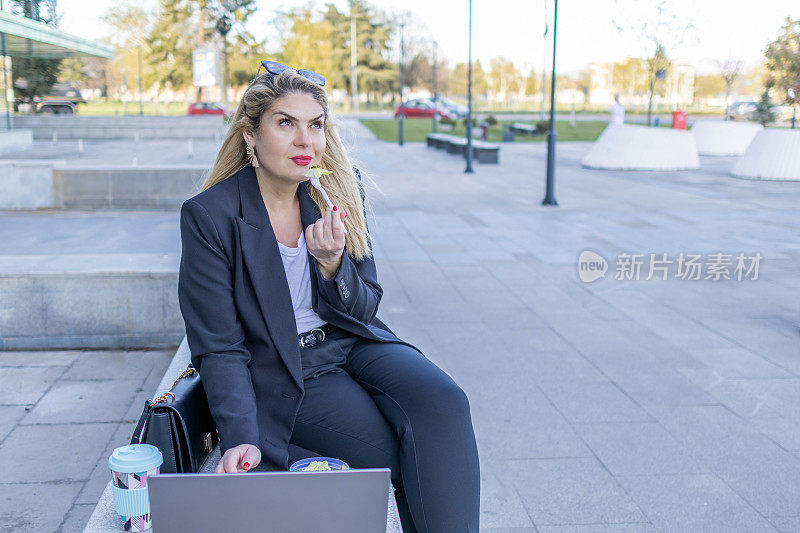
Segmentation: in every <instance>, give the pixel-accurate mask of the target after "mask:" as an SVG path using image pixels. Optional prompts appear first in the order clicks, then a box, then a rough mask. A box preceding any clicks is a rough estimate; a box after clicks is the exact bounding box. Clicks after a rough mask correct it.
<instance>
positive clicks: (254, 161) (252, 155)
mask: <svg viewBox="0 0 800 533" xmlns="http://www.w3.org/2000/svg"><path fill="white" fill-rule="evenodd" d="M245 144H246V145H247V158H248V159H249V160H250V164H251V165H253V168H258V166H259V165H258V158H257V157H256V149H255V147H254V146H253V145H252V144H250V143H248V142H245Z"/></svg>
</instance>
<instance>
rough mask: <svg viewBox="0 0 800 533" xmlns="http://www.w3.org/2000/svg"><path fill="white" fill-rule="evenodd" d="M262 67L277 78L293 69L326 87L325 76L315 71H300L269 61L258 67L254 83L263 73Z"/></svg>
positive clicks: (304, 69)
mask: <svg viewBox="0 0 800 533" xmlns="http://www.w3.org/2000/svg"><path fill="white" fill-rule="evenodd" d="M261 67H264V68H265V69H266V70H267V72H269V73H270V74H274V75H275V76H277V75H278V74H280V73H281V72H283V71H284V70H287V69H290V68H291V69H292V70H294V71H296V72H297V73H298V74H300V75H301V76H303V77H304V78H307V79H309V80H311V81H313V82H314V83H316V84H317V85H320V86H322V87H324V86H325V76H323V75H322V74H319V73H317V72H314V71H313V70H308V69H307V68H301V69H299V70H298V69H295V68H293V67H289V66H287V65H284V64H283V63H278V62H277V61H267V60H264V61H262V62H261V64H260V65H259V66H258V70H257V71H256V75H255V78H253V81H255V80H256V78H258V73H259V72H261Z"/></svg>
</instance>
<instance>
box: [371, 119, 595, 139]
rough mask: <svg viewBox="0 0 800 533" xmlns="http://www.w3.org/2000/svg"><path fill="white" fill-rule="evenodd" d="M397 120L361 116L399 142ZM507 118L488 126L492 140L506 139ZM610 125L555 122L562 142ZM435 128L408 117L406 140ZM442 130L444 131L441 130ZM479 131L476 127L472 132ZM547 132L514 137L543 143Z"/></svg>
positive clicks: (462, 129) (459, 132) (459, 131)
mask: <svg viewBox="0 0 800 533" xmlns="http://www.w3.org/2000/svg"><path fill="white" fill-rule="evenodd" d="M397 122H398V121H397V120H396V119H361V123H362V124H364V125H365V126H366V127H367V128H369V129H370V131H372V133H374V134H375V136H376V137H378V139H380V140H382V141H389V142H397ZM513 122H525V123H527V124H533V122H531V121H521V120H515V121H513ZM504 124H506V122H505V121H503V122H498V123H497V124H495V125H494V126H490V127H489V141H491V142H501V141H502V140H503V125H504ZM607 125H608V122H607V121H577V122H575V127H572V126H570V124H569V121H567V120H564V121H561V120H557V121H556V139H557V140H558V141H559V142H562V141H596V140H597V138H598V137H599V136H600V134H601V133H603V130H604V129H605V128H606V126H607ZM431 131H432V121H431V120H430V119H427V118H407V119H406V120H405V125H404V127H403V139H404V140H405V141H407V142H424V141H425V136H426V135H427V134H428V133H430V132H431ZM439 131H442V130H441V129H440V130H439ZM476 131H478V132H479V131H480V128H478V127H477V126H476V127H475V128H473V132H476ZM449 133H452V134H453V135H458V136H461V137H465V136H466V128H465V126H464V124H459V125H458V126H456V128H455V130H453V131H452V132H449ZM546 140H547V135H535V136H533V135H519V134H517V135H516V136H515V141H516V142H544V141H546Z"/></svg>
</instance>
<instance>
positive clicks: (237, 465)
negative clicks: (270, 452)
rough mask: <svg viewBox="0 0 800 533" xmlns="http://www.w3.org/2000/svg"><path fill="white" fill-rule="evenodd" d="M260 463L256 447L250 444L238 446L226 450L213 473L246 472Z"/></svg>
mask: <svg viewBox="0 0 800 533" xmlns="http://www.w3.org/2000/svg"><path fill="white" fill-rule="evenodd" d="M260 462H261V450H259V449H258V447H256V446H253V445H252V444H240V445H238V446H234V447H233V448H228V450H227V451H226V452H225V454H224V455H223V456H222V459H220V461H219V463H217V468H216V469H215V470H214V472H215V473H217V474H229V473H236V472H247V471H248V470H252V469H253V468H255V467H257V466H258V463H260Z"/></svg>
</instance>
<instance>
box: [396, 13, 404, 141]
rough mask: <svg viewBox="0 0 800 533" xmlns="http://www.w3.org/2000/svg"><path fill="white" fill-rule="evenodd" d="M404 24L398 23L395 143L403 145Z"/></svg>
mask: <svg viewBox="0 0 800 533" xmlns="http://www.w3.org/2000/svg"><path fill="white" fill-rule="evenodd" d="M405 27H406V25H405V24H400V116H399V117H398V119H399V122H398V123H397V144H399V145H400V146H403V121H404V120H405V118H406V110H405V108H404V107H403V85H404V84H405V77H404V73H403V62H404V60H405V53H406V49H405V42H404V41H403V32H404V30H405Z"/></svg>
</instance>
